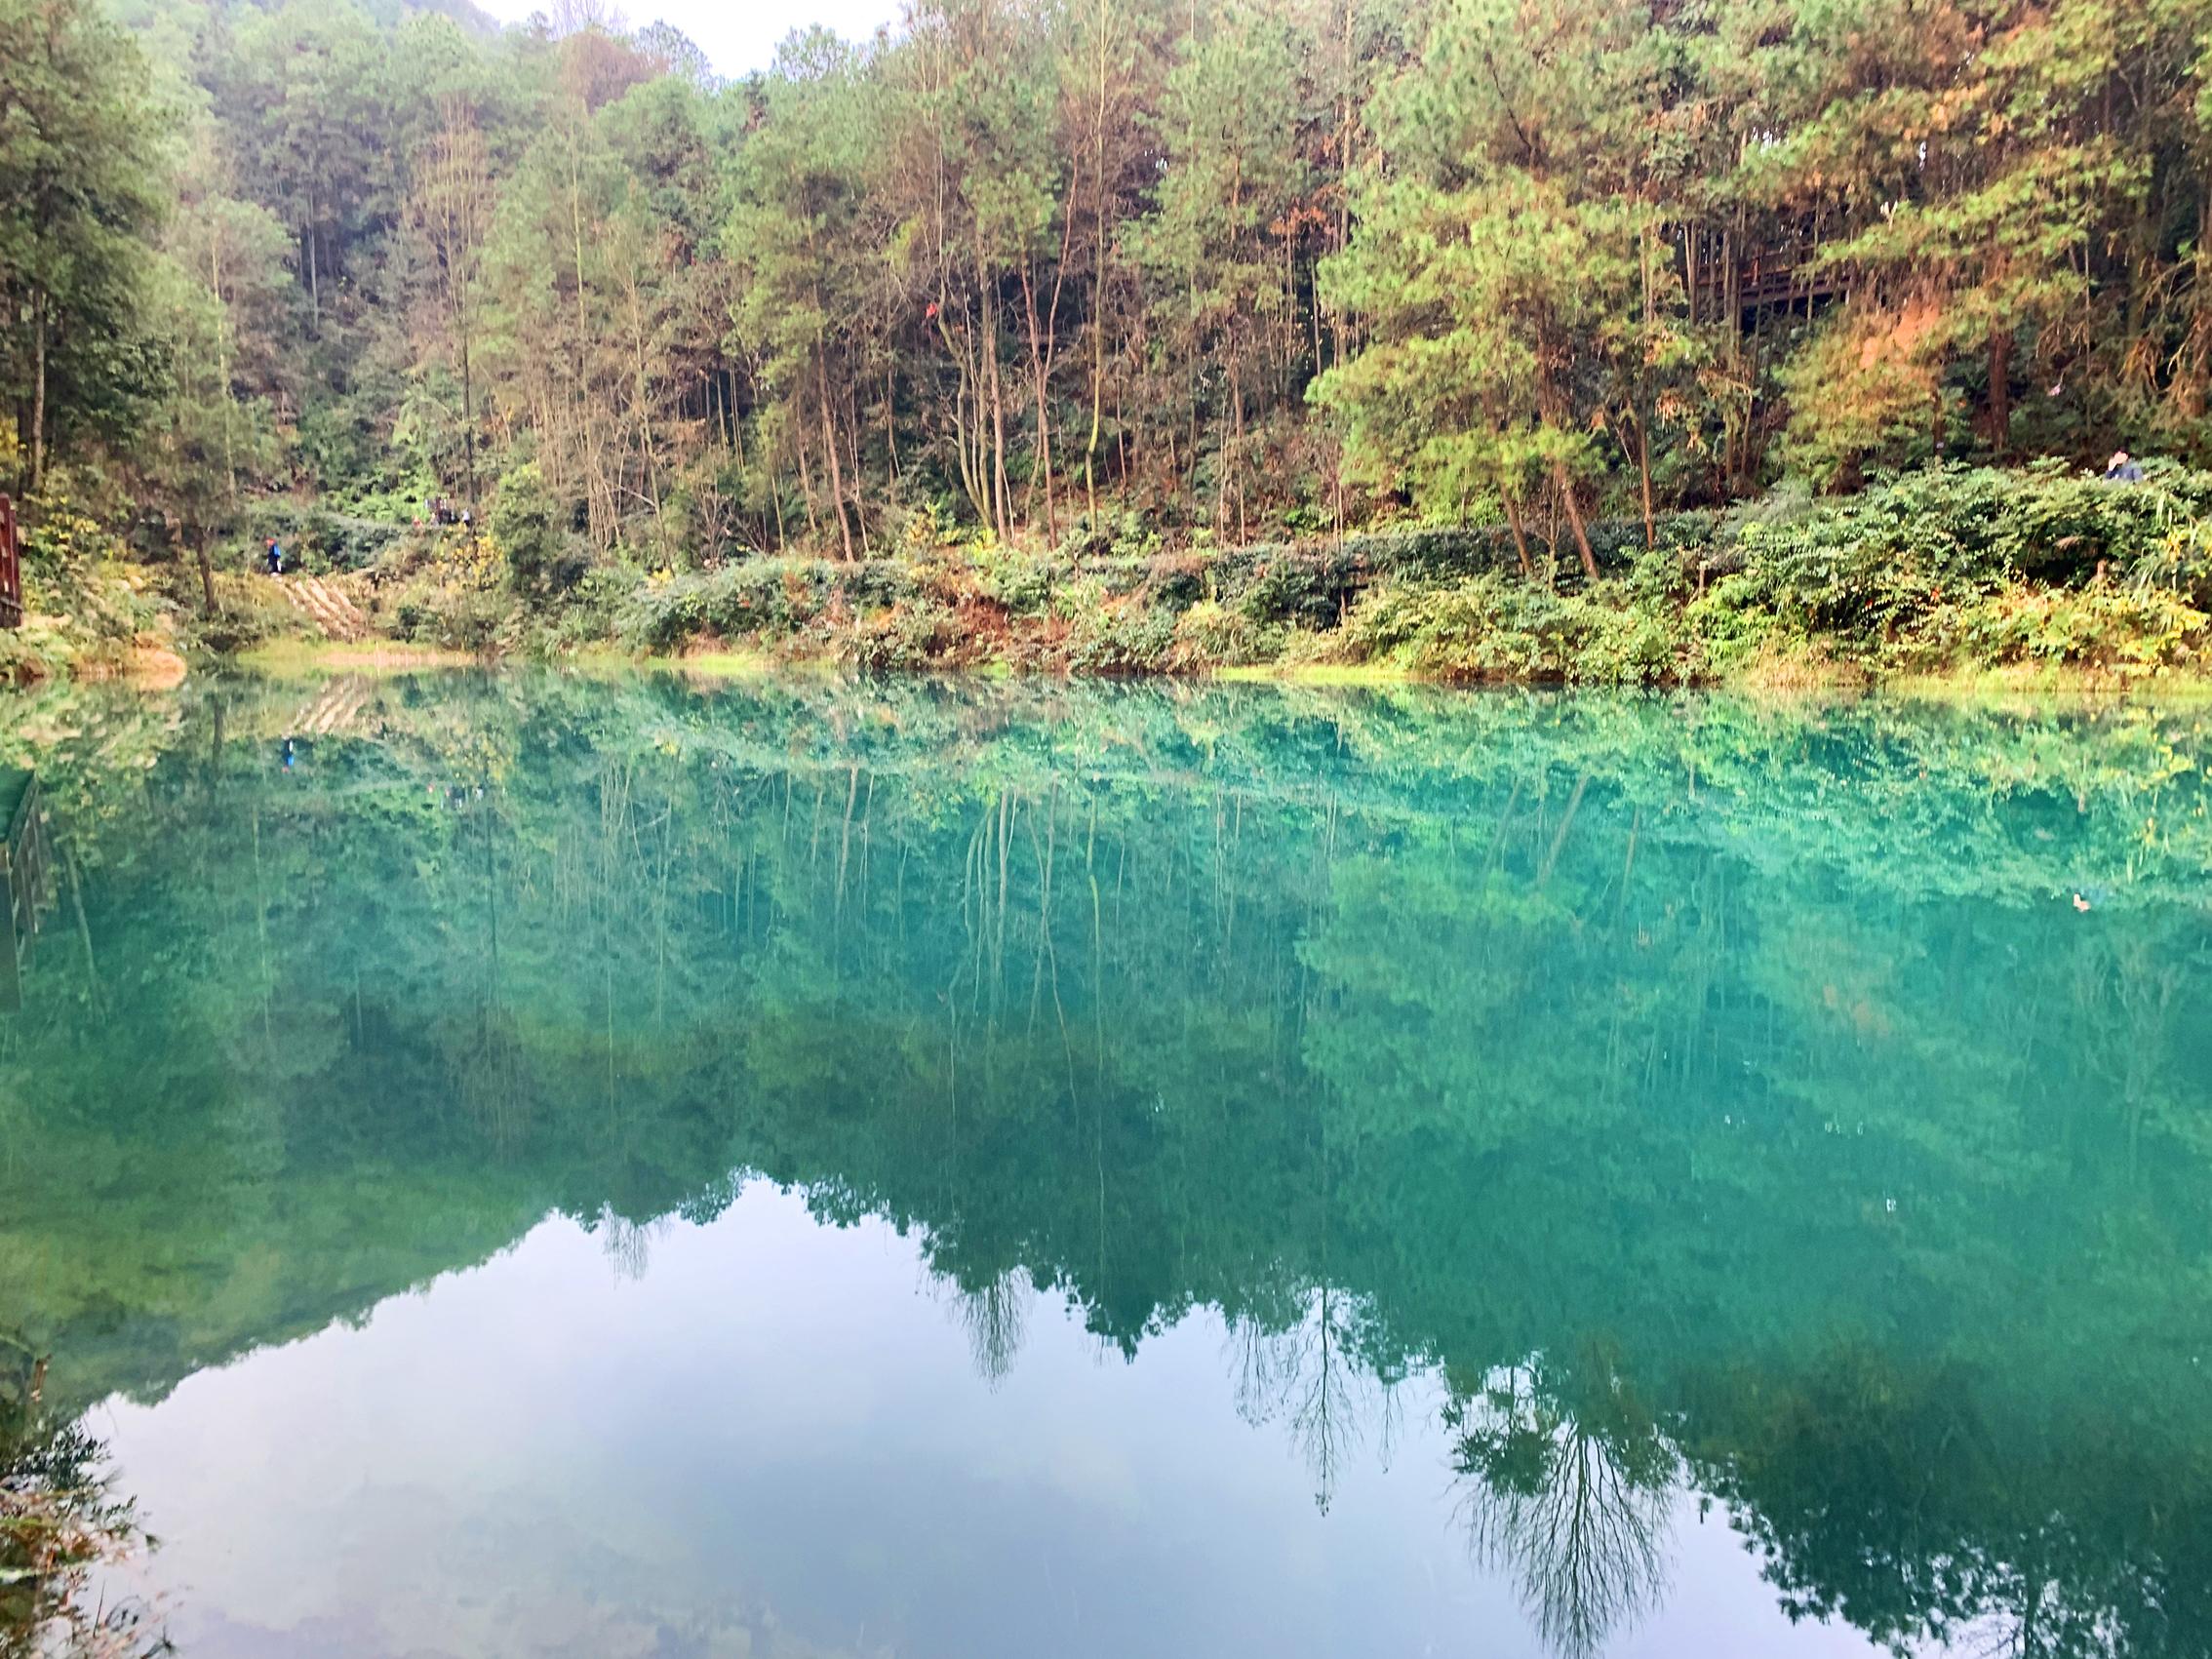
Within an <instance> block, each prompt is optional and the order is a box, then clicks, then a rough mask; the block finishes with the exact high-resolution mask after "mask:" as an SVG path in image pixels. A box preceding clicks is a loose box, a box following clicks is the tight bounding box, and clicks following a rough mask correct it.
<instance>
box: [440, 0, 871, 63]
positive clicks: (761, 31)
mask: <svg viewBox="0 0 2212 1659" xmlns="http://www.w3.org/2000/svg"><path fill="white" fill-rule="evenodd" d="M617 3H618V5H619V9H620V11H621V12H622V14H623V16H624V17H625V18H626V20H628V22H629V24H630V26H631V27H632V28H642V27H644V26H645V25H646V24H647V23H650V22H652V21H655V20H659V21H663V22H668V23H673V24H674V25H675V26H676V27H678V28H680V29H682V30H683V31H684V32H685V33H686V34H688V35H690V36H691V38H692V39H693V40H695V41H697V42H698V43H699V46H700V47H701V48H702V49H703V50H704V51H705V53H706V55H707V57H708V58H709V59H712V60H713V63H714V66H715V68H716V70H717V71H718V72H719V73H721V74H724V75H742V74H745V73H746V72H747V71H749V70H753V69H765V68H767V67H768V65H769V63H770V60H771V59H773V58H774V57H775V48H776V43H777V42H778V41H780V40H781V39H782V38H783V37H784V36H785V35H787V34H789V33H790V32H791V31H792V30H793V29H798V28H805V27H807V26H808V25H809V24H810V23H820V24H822V25H823V26H824V27H825V28H831V29H835V30H836V31H837V32H838V33H839V34H841V35H844V36H845V37H846V38H847V39H849V40H857V39H861V38H864V37H865V36H867V35H870V34H873V33H874V32H875V31H876V28H877V26H878V25H879V24H883V23H888V22H892V21H895V20H896V19H897V17H898V11H899V6H898V0H617ZM479 4H481V5H483V6H484V9H485V10H486V11H488V12H490V13H491V14H492V15H493V16H494V17H495V18H498V19H499V20H502V21H504V22H510V23H519V22H521V21H523V20H525V19H527V18H528V17H529V16H530V15H531V14H532V13H533V12H542V11H550V10H551V9H552V8H551V6H550V5H549V4H548V3H547V0H479Z"/></svg>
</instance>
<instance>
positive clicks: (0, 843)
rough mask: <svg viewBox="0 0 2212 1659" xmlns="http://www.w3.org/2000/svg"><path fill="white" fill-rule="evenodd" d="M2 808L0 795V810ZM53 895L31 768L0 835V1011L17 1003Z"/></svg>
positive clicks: (41, 810)
mask: <svg viewBox="0 0 2212 1659" xmlns="http://www.w3.org/2000/svg"><path fill="white" fill-rule="evenodd" d="M0 810H6V801H5V797H4V796H0ZM52 896H53V868H52V858H51V856H50V854H49V851H48V849H47V844H46V807H45V803H44V802H43V801H42V800H41V799H40V797H39V790H38V777H37V774H36V773H33V774H32V775H31V776H29V777H27V778H25V779H24V780H23V787H22V793H21V794H20V796H18V797H17V799H16V803H15V809H14V810H13V811H9V812H8V813H7V834H6V839H5V840H0V1013H13V1012H14V1011H15V1010H16V1009H18V1008H20V1007H22V1002H23V998H22V972H23V965H24V960H25V958H26V957H27V956H28V955H29V953H30V945H31V940H32V939H34V938H36V937H37V936H38V918H39V912H40V911H41V910H43V909H44V908H45V907H46V906H47V904H48V903H49V902H50V900H51V899H52Z"/></svg>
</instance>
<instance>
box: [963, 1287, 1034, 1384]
mask: <svg viewBox="0 0 2212 1659" xmlns="http://www.w3.org/2000/svg"><path fill="white" fill-rule="evenodd" d="M1035 1294H1036V1292H1035V1290H1034V1289H1033V1288H1032V1287H1031V1285H1030V1283H1029V1275H1028V1274H1027V1273H1026V1272H1024V1271H1023V1270H1022V1269H1020V1268H1018V1267H1013V1268H1008V1269H1007V1271H1006V1272H1004V1273H1002V1274H1000V1275H998V1276H997V1277H996V1278H993V1279H989V1280H986V1281H985V1282H984V1283H983V1284H980V1285H978V1286H976V1287H975V1288H973V1289H963V1290H961V1291H960V1292H959V1301H958V1304H957V1312H958V1317H959V1319H960V1324H961V1328H962V1329H963V1330H965V1331H967V1332H968V1352H969V1353H970V1354H972V1355H973V1356H974V1358H975V1374H976V1375H977V1376H979V1377H981V1378H982V1379H983V1380H984V1381H985V1382H986V1383H988V1384H990V1386H991V1387H992V1388H994V1389H996V1388H997V1387H998V1386H999V1385H1000V1384H1001V1383H1003V1382H1005V1381H1006V1380H1007V1373H1009V1372H1010V1371H1012V1369H1013V1363H1014V1361H1015V1359H1016V1358H1018V1357H1019V1356H1020V1354H1021V1345H1022V1341H1023V1339H1024V1338H1025V1337H1026V1336H1027V1335H1028V1334H1029V1304H1030V1302H1031V1300H1032V1298H1033V1297H1034V1296H1035Z"/></svg>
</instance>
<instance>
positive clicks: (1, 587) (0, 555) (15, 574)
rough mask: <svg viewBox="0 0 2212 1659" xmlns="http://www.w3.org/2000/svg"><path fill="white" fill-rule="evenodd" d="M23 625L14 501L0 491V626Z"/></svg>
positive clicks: (20, 559) (19, 544)
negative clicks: (0, 493)
mask: <svg viewBox="0 0 2212 1659" xmlns="http://www.w3.org/2000/svg"><path fill="white" fill-rule="evenodd" d="M22 625H23V545H22V542H21V540H20V538H19V537H18V536H17V534H16V503H15V502H13V501H11V500H10V499H9V498H8V497H7V496H5V495H0V628H20V627H21V626H22Z"/></svg>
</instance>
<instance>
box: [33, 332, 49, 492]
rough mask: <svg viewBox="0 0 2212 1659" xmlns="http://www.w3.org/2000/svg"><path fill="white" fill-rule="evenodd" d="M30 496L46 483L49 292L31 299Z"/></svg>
mask: <svg viewBox="0 0 2212 1659" xmlns="http://www.w3.org/2000/svg"><path fill="white" fill-rule="evenodd" d="M31 342H32V343H31V353H32V364H33V367H32V370H31V429H30V494H33V495H35V494H38V492H39V489H40V487H41V486H42V485H44V484H45V482H46V292H45V290H43V289H41V290H40V291H39V292H38V293H37V294H36V295H35V296H32V299H31Z"/></svg>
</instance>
